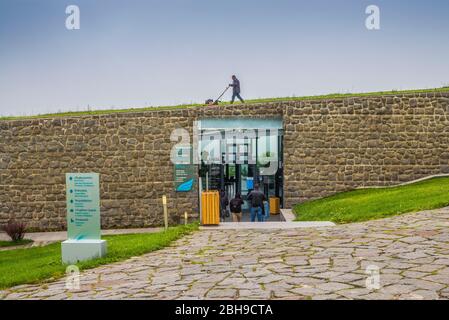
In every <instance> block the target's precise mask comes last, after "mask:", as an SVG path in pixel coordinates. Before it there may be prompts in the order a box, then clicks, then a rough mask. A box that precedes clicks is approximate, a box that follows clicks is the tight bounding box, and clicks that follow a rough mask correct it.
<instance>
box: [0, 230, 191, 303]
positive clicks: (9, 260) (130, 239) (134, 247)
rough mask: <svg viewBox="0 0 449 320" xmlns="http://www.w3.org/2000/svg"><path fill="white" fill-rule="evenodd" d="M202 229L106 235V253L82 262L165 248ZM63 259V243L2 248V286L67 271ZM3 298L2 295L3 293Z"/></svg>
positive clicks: (109, 260)
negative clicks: (103, 255) (4, 249)
mask: <svg viewBox="0 0 449 320" xmlns="http://www.w3.org/2000/svg"><path fill="white" fill-rule="evenodd" d="M197 229H198V224H190V225H187V226H184V225H182V226H176V227H171V228H169V229H168V231H167V232H164V231H160V232H156V233H140V234H123V235H111V236H104V237H102V239H105V240H107V241H108V243H107V246H108V253H107V255H106V257H104V258H99V259H94V260H90V261H85V262H81V263H78V264H77V266H78V267H79V268H80V270H83V269H90V268H94V267H97V266H99V265H103V264H108V263H112V262H117V261H121V260H125V259H128V258H131V257H134V256H139V255H142V254H145V253H148V252H151V251H155V250H159V249H162V248H164V247H166V246H168V245H170V244H171V243H172V242H173V241H175V240H177V239H179V238H181V237H182V236H184V235H186V234H189V233H191V232H193V231H194V230H197ZM66 267H67V265H63V264H62V262H61V243H60V242H57V243H52V244H49V245H46V246H42V247H32V248H23V249H14V250H6V251H0V289H4V288H9V287H12V286H16V285H20V284H25V283H39V282H42V281H44V280H50V279H57V278H60V277H62V276H64V275H65V270H66ZM0 298H1V297H0Z"/></svg>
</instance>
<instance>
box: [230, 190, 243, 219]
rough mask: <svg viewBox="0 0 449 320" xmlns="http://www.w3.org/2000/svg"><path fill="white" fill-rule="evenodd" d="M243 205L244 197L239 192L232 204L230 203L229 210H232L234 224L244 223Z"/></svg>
mask: <svg viewBox="0 0 449 320" xmlns="http://www.w3.org/2000/svg"><path fill="white" fill-rule="evenodd" d="M242 205H243V200H242V196H241V195H240V193H239V192H237V194H236V195H235V198H234V199H232V200H231V202H229V209H231V213H232V221H233V222H241V221H242Z"/></svg>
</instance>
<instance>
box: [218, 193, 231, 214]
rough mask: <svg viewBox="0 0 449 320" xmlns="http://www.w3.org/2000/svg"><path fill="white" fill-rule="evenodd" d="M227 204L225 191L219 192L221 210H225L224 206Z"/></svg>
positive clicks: (227, 199)
mask: <svg viewBox="0 0 449 320" xmlns="http://www.w3.org/2000/svg"><path fill="white" fill-rule="evenodd" d="M228 204H229V198H228V196H227V195H226V193H221V194H220V207H221V210H225V209H226V207H227V206H228Z"/></svg>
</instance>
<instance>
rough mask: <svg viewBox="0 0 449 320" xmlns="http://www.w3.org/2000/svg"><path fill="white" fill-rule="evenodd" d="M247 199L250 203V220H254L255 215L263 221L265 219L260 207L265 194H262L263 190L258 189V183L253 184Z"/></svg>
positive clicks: (258, 219)
mask: <svg viewBox="0 0 449 320" xmlns="http://www.w3.org/2000/svg"><path fill="white" fill-rule="evenodd" d="M247 199H248V202H249V203H250V205H251V208H250V215H251V222H255V221H256V217H257V221H259V222H263V221H264V220H265V219H264V215H263V209H262V207H263V202H264V201H265V200H266V198H265V195H264V194H263V192H262V191H259V185H258V184H255V185H254V190H253V191H251V192H250V193H249V194H248V198H247Z"/></svg>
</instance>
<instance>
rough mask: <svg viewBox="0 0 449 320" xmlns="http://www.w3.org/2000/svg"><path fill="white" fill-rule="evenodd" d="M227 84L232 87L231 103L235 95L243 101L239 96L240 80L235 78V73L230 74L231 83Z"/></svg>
mask: <svg viewBox="0 0 449 320" xmlns="http://www.w3.org/2000/svg"><path fill="white" fill-rule="evenodd" d="M229 86H230V87H232V100H231V103H234V100H235V98H236V97H237V98H239V100H240V101H242V103H244V102H245V101H243V99H242V97H241V96H240V81H239V79H237V77H236V76H235V75H234V76H232V83H231V84H230V85H229Z"/></svg>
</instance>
